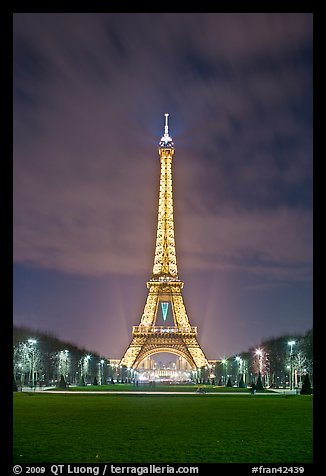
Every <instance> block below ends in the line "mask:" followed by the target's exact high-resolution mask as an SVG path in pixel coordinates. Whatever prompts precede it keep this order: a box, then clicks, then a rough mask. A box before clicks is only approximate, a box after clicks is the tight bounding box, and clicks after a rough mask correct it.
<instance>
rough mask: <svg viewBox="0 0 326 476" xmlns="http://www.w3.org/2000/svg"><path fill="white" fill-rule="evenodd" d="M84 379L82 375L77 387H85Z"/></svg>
mask: <svg viewBox="0 0 326 476" xmlns="http://www.w3.org/2000/svg"><path fill="white" fill-rule="evenodd" d="M85 385H86V384H85V379H84V375H82V376H81V378H80V380H79V386H80V387H85Z"/></svg>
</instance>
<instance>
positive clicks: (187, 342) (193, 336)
mask: <svg viewBox="0 0 326 476" xmlns="http://www.w3.org/2000/svg"><path fill="white" fill-rule="evenodd" d="M168 117H169V114H167V113H166V114H165V126H164V135H163V137H162V138H161V140H160V142H159V156H160V164H161V172H160V190H159V205H158V219H157V234H156V246H155V255H154V266H153V274H152V277H151V279H150V280H149V281H148V282H147V288H148V289H149V291H148V296H147V300H146V303H145V308H144V312H143V315H142V317H141V320H140V324H139V326H133V330H132V334H133V337H132V340H131V343H130V344H129V346H128V348H127V350H126V352H125V354H124V356H123V357H122V359H121V361H120V365H123V366H126V367H129V368H137V367H138V366H139V364H140V363H141V362H142V361H143V360H144V359H145V358H147V357H149V356H150V355H152V354H155V353H157V352H171V353H173V354H176V355H178V356H180V357H182V358H184V359H185V360H186V361H187V362H188V364H189V365H190V367H191V368H193V369H199V368H201V367H204V366H208V361H207V359H206V357H205V354H204V352H203V351H202V349H201V347H200V345H199V343H198V340H197V327H194V326H191V325H190V322H189V319H188V316H187V312H186V308H185V305H184V301H183V297H182V292H181V290H182V288H183V285H184V283H183V282H182V281H181V280H180V279H179V277H178V268H177V258H176V251H175V239H174V218H173V194H172V160H173V155H174V145H173V141H172V138H171V137H170V136H169V127H168Z"/></svg>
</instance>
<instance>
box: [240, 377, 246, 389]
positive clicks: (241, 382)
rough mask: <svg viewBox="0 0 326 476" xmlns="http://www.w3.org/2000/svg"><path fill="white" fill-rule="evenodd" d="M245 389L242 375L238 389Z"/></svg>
mask: <svg viewBox="0 0 326 476" xmlns="http://www.w3.org/2000/svg"><path fill="white" fill-rule="evenodd" d="M245 387H246V384H245V383H244V381H243V375H241V379H240V382H239V388H245Z"/></svg>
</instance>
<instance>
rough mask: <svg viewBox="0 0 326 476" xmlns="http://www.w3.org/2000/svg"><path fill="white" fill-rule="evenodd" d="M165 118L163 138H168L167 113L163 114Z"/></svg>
mask: <svg viewBox="0 0 326 476" xmlns="http://www.w3.org/2000/svg"><path fill="white" fill-rule="evenodd" d="M164 116H165V127H164V135H165V136H168V135H169V126H168V117H169V113H167V112H166V113H165V114H164Z"/></svg>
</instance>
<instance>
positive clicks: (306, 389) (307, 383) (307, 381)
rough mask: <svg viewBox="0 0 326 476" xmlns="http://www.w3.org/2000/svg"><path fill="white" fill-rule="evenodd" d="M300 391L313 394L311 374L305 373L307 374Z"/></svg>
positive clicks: (302, 393) (304, 393)
mask: <svg viewBox="0 0 326 476" xmlns="http://www.w3.org/2000/svg"><path fill="white" fill-rule="evenodd" d="M300 393H301V395H311V394H312V388H311V384H310V379H309V374H305V376H304V379H303V383H302V388H301V391H300Z"/></svg>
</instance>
